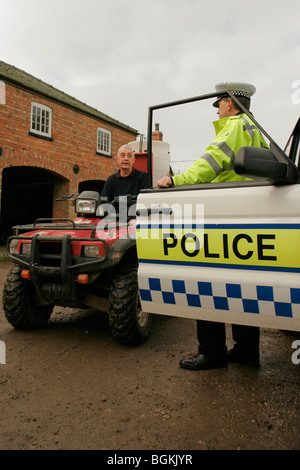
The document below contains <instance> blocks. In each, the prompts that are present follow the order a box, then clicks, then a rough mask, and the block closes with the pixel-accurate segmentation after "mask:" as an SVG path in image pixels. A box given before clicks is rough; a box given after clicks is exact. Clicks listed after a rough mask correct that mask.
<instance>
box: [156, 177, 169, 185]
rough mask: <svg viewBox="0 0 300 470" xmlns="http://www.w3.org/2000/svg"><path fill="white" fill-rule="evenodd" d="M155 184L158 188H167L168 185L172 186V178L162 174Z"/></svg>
mask: <svg viewBox="0 0 300 470" xmlns="http://www.w3.org/2000/svg"><path fill="white" fill-rule="evenodd" d="M156 186H158V187H159V188H168V187H169V186H172V180H171V178H170V177H169V176H163V177H162V178H160V179H159V180H158V181H157V183H156Z"/></svg>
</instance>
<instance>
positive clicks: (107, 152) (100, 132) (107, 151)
mask: <svg viewBox="0 0 300 470" xmlns="http://www.w3.org/2000/svg"><path fill="white" fill-rule="evenodd" d="M101 136H103V138H104V143H103V145H102V142H101ZM107 137H108V146H107V142H105V139H106V138H107ZM111 137H112V133H111V131H109V130H108V129H105V128H104V127H98V128H97V154H99V155H104V156H105V157H111ZM107 147H108V148H107Z"/></svg>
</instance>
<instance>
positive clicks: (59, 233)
mask: <svg viewBox="0 0 300 470" xmlns="http://www.w3.org/2000/svg"><path fill="white" fill-rule="evenodd" d="M72 197H73V199H75V211H76V214H77V217H76V218H75V220H74V221H73V220H72V219H38V220H36V221H35V222H34V223H33V225H29V226H24V227H18V226H17V227H14V230H15V231H14V235H13V236H11V237H10V238H9V239H8V241H7V254H8V256H9V258H10V259H11V260H12V261H13V262H14V264H15V266H14V267H13V269H12V270H11V271H10V273H9V274H8V276H7V280H6V282H5V285H4V290H3V308H4V313H5V316H6V319H7V320H8V322H9V323H10V324H11V325H12V326H13V327H14V328H16V329H20V330H26V329H31V328H38V327H42V326H44V325H46V324H47V322H48V320H49V318H50V315H51V313H52V310H53V308H54V306H56V305H57V306H63V307H71V308H96V309H98V310H102V311H105V310H106V311H107V312H108V317H109V324H110V328H111V332H112V335H113V337H114V338H115V339H116V340H117V341H118V342H119V343H121V344H125V345H128V346H129V345H130V346H135V345H139V344H141V343H143V342H144V341H145V340H146V339H147V338H148V337H149V334H150V330H151V324H152V316H151V315H150V314H148V313H146V312H143V311H142V310H141V306H140V301H139V293H138V283H137V268H138V259H137V253H136V240H135V221H133V223H129V220H130V219H133V217H134V216H130V215H129V214H130V213H132V214H134V213H135V211H134V210H133V209H134V208H135V202H136V198H133V197H131V196H129V195H128V196H126V197H121V198H119V199H116V200H115V201H113V203H112V204H108V203H107V199H106V198H103V197H102V198H101V197H100V195H99V193H97V192H94V191H84V192H83V193H81V194H80V195H79V196H78V197H74V196H71V197H70V198H72ZM70 198H65V199H70ZM130 208H131V209H130Z"/></svg>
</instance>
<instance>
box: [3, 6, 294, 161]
mask: <svg viewBox="0 0 300 470" xmlns="http://www.w3.org/2000/svg"><path fill="white" fill-rule="evenodd" d="M0 5H1V28H0V36H1V41H0V51H1V53H0V58H1V59H2V60H4V61H5V62H7V63H9V64H11V65H14V66H16V67H18V68H20V69H22V70H25V71H26V72H28V73H30V74H32V75H34V76H35V77H37V78H40V79H41V80H43V81H45V82H47V83H49V84H51V85H53V86H55V87H56V88H58V89H60V90H62V91H64V92H65V93H68V94H70V95H72V96H74V97H75V98H77V99H79V100H81V101H83V102H85V103H87V104H89V105H91V106H93V107H95V108H97V109H98V110H99V111H102V112H104V113H106V114H108V115H109V116H111V117H113V118H115V119H118V120H119V121H121V122H123V123H125V124H128V125H130V126H131V127H133V128H135V129H137V130H138V131H139V132H140V133H143V134H146V133H147V113H148V107H149V106H152V105H157V104H160V103H164V102H169V101H173V100H178V99H182V98H187V97H192V96H198V95H201V94H206V93H212V92H214V91H215V84H216V83H218V82H223V81H245V82H250V83H253V84H254V85H255V86H256V89H257V92H256V94H255V95H254V97H253V99H252V111H253V113H254V115H255V117H256V119H257V120H258V121H259V122H260V123H261V124H262V126H263V128H264V129H265V130H266V131H267V132H268V134H269V135H271V136H272V137H273V139H274V140H275V141H276V142H277V143H278V144H279V145H281V146H284V145H285V143H286V141H287V139H288V137H289V135H290V133H291V131H292V129H293V127H294V125H295V123H296V121H297V118H298V117H299V115H300V99H299V98H300V92H299V93H297V90H299V91H300V27H299V22H300V20H299V18H300V2H299V0H285V1H281V2H274V1H272V0H264V1H262V0H251V1H248V2H244V1H241V0H227V1H226V2H225V1H224V2H220V1H218V2H216V1H215V2H210V1H209V0H84V1H83V0H75V1H74V0H51V1H49V0H9V1H7V0H0ZM293 87H294V88H293ZM211 104H212V100H209V101H206V102H201V103H198V104H193V105H184V106H180V107H176V108H171V109H168V110H162V111H159V112H158V111H157V112H155V114H154V122H158V123H160V128H161V131H162V132H163V133H164V140H166V141H167V142H169V143H170V150H171V160H172V161H174V160H177V161H184V162H186V163H185V166H186V164H187V163H192V161H193V160H194V159H196V158H197V157H199V156H200V155H201V154H202V153H203V152H204V149H205V147H206V145H207V144H208V143H209V141H210V140H211V139H212V138H213V135H214V134H213V127H212V124H211V122H212V121H213V120H216V119H218V116H217V114H216V109H215V108H213V107H212V106H211ZM191 160H192V161H191Z"/></svg>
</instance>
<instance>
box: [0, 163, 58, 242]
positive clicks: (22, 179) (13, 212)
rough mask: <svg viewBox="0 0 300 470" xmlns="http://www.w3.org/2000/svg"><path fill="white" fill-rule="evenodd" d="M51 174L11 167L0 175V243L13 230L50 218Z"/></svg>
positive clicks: (51, 197) (26, 168) (54, 180)
mask: <svg viewBox="0 0 300 470" xmlns="http://www.w3.org/2000/svg"><path fill="white" fill-rule="evenodd" d="M57 180H58V177H57V176H56V175H54V174H53V173H51V172H49V171H46V170H41V169H39V168H33V167H25V166H19V167H11V168H5V169H4V170H3V172H2V192H1V220H0V240H1V241H2V242H4V241H5V239H7V237H8V236H9V235H11V233H12V226H14V225H24V224H30V223H32V222H34V220H36V219H38V218H40V217H43V218H46V217H52V210H53V190H54V183H55V182H56V181H57Z"/></svg>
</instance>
